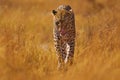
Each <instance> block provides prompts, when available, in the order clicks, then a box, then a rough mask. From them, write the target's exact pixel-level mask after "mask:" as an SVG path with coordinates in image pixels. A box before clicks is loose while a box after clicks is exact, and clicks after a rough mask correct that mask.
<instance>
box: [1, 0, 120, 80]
mask: <svg viewBox="0 0 120 80" xmlns="http://www.w3.org/2000/svg"><path fill="white" fill-rule="evenodd" d="M61 4H69V5H70V6H71V7H72V8H73V11H74V13H75V24H76V32H77V33H76V46H75V56H74V64H73V65H72V66H70V67H69V68H68V71H62V72H60V71H57V57H56V51H55V47H54V42H53V17H52V15H51V11H52V10H53V9H56V8H57V7H58V6H59V5H61ZM0 80H120V0H0Z"/></svg>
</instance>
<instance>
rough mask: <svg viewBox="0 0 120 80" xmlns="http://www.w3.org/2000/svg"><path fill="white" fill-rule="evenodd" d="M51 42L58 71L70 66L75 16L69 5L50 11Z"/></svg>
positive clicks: (73, 48)
mask: <svg viewBox="0 0 120 80" xmlns="http://www.w3.org/2000/svg"><path fill="white" fill-rule="evenodd" d="M52 15H53V24H54V27H53V37H54V39H53V41H54V45H55V49H56V53H57V59H58V69H62V68H64V66H65V65H72V64H73V58H74V50H75V37H76V30H75V16H74V12H73V10H72V8H71V6H70V5H60V6H58V8H57V9H55V10H52Z"/></svg>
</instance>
